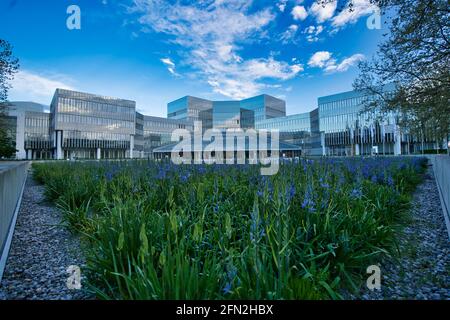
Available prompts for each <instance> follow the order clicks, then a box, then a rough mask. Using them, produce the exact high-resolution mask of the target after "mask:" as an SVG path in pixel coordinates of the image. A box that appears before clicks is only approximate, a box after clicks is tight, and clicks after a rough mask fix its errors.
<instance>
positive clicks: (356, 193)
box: [350, 188, 362, 199]
mask: <svg viewBox="0 0 450 320" xmlns="http://www.w3.org/2000/svg"><path fill="white" fill-rule="evenodd" d="M361 197H362V190H361V188H355V189H353V190H352V192H351V193H350V198H353V199H361Z"/></svg>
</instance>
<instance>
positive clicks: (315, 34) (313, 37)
mask: <svg viewBox="0 0 450 320" xmlns="http://www.w3.org/2000/svg"><path fill="white" fill-rule="evenodd" d="M323 29H324V28H323V26H322V25H318V26H309V27H307V28H306V29H305V31H304V33H306V40H307V41H308V42H316V41H319V35H320V34H321V33H322V31H323Z"/></svg>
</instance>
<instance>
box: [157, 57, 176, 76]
mask: <svg viewBox="0 0 450 320" xmlns="http://www.w3.org/2000/svg"><path fill="white" fill-rule="evenodd" d="M161 62H162V63H164V64H165V65H166V66H167V70H168V71H169V72H170V73H171V74H172V75H174V76H178V73H176V72H175V63H173V61H172V60H171V59H170V58H163V59H161Z"/></svg>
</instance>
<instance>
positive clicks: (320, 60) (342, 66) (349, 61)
mask: <svg viewBox="0 0 450 320" xmlns="http://www.w3.org/2000/svg"><path fill="white" fill-rule="evenodd" d="M332 55H333V54H332V53H330V52H328V51H318V52H316V53H314V54H313V55H312V56H311V58H310V59H309V61H308V66H309V67H313V68H314V67H317V68H321V69H323V70H324V72H325V73H335V72H344V71H347V70H348V69H349V68H350V67H352V66H354V65H356V64H357V63H358V62H360V61H362V60H364V58H365V56H364V55H363V54H360V53H357V54H354V55H352V56H350V57H348V58H345V59H344V60H342V61H341V62H340V63H338V62H337V60H336V59H334V58H333V57H332Z"/></svg>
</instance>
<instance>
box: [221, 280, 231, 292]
mask: <svg viewBox="0 0 450 320" xmlns="http://www.w3.org/2000/svg"><path fill="white" fill-rule="evenodd" d="M231 289H232V286H231V283H230V282H227V283H226V284H225V287H223V289H222V291H223V293H224V294H229V293H230V292H231Z"/></svg>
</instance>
